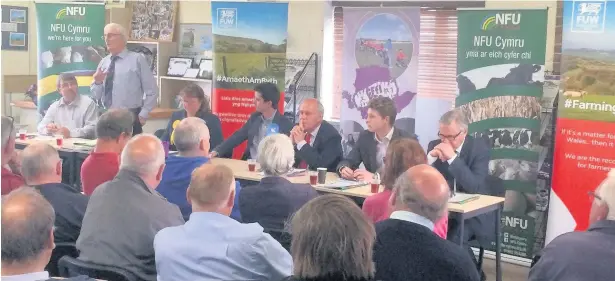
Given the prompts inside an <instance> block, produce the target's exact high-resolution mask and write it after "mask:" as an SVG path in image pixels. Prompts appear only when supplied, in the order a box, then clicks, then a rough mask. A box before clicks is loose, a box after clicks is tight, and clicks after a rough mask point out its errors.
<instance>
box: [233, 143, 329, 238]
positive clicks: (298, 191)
mask: <svg viewBox="0 0 615 281" xmlns="http://www.w3.org/2000/svg"><path fill="white" fill-rule="evenodd" d="M258 151H259V153H258V159H257V160H258V163H259V164H260V167H261V170H262V171H263V173H264V174H265V176H264V177H263V178H262V179H261V181H260V183H259V184H258V185H255V186H248V187H246V188H244V190H243V191H242V194H241V197H240V198H239V204H240V208H239V209H240V210H241V218H242V219H243V221H244V222H258V223H259V224H260V225H262V226H263V227H264V228H265V229H274V230H278V231H279V230H284V224H285V223H286V220H287V219H288V218H289V217H290V216H291V215H292V214H294V213H295V212H296V211H297V210H299V208H301V206H303V205H304V204H305V203H306V202H308V201H310V199H312V198H314V197H316V196H318V192H316V190H315V189H314V187H312V186H311V185H309V184H295V183H291V182H290V181H288V180H287V179H286V178H284V176H285V175H286V174H287V173H288V172H289V171H291V170H292V169H293V163H294V161H295V151H294V148H293V144H292V143H291V141H290V138H288V137H287V136H286V135H282V134H274V135H271V136H268V137H266V138H265V139H263V141H261V143H260V145H259V146H258Z"/></svg>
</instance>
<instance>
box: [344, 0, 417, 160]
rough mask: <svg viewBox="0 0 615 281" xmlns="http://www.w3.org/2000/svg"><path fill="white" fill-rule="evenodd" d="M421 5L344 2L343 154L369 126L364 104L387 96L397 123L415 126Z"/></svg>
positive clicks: (400, 126)
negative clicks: (349, 4) (350, 4)
mask: <svg viewBox="0 0 615 281" xmlns="http://www.w3.org/2000/svg"><path fill="white" fill-rule="evenodd" d="M419 35H420V9H419V8H369V9H368V8H344V52H343V54H344V57H343V66H342V67H343V79H342V80H343V84H342V87H343V88H342V89H343V92H342V107H341V120H340V125H341V132H342V136H343V137H342V138H343V140H342V141H343V142H344V144H345V145H344V148H345V149H344V150H345V151H344V152H345V153H346V154H347V153H348V152H349V150H350V149H349V148H350V147H351V144H352V143H354V141H355V140H356V139H357V137H358V135H359V133H360V132H361V131H363V130H365V129H366V128H367V125H366V123H365V119H366V118H367V105H368V103H369V101H370V100H371V99H373V98H375V97H379V96H386V97H389V98H391V99H392V100H393V101H394V102H395V106H396V107H397V120H396V122H395V125H396V127H398V128H401V129H403V130H406V131H408V132H411V133H414V132H415V115H416V93H417V85H418V61H419V57H418V54H419Z"/></svg>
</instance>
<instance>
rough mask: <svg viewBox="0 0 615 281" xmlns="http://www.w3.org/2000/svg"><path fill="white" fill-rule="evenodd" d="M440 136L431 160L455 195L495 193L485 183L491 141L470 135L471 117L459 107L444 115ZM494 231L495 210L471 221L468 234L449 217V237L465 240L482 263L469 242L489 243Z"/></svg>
mask: <svg viewBox="0 0 615 281" xmlns="http://www.w3.org/2000/svg"><path fill="white" fill-rule="evenodd" d="M438 137H439V139H437V140H434V141H431V142H430V143H429V145H428V146H427V147H428V149H427V151H428V153H427V161H428V162H429V164H430V165H432V166H433V167H434V168H436V169H437V170H438V171H439V172H440V173H441V174H442V175H443V176H444V178H445V179H446V181H447V182H448V185H449V187H450V188H451V195H454V193H455V192H462V193H472V194H485V195H490V194H492V192H491V191H490V189H489V186H487V184H486V182H485V181H486V179H487V176H488V172H489V160H490V153H489V144H487V143H485V142H484V141H483V139H476V138H473V137H472V136H469V135H468V120H467V119H466V117H465V115H464V114H463V112H461V111H460V110H458V109H455V110H451V111H449V112H447V113H445V114H444V115H442V117H441V118H440V131H439V132H438ZM494 230H495V218H494V217H493V214H491V213H489V214H485V215H480V216H478V217H475V218H472V219H469V220H467V221H466V222H465V229H464V232H463V236H464V237H461V230H460V228H459V222H458V221H457V220H449V221H448V240H450V241H452V242H454V243H456V244H459V242H460V241H463V242H464V245H465V247H466V248H467V250H468V253H469V254H470V256H471V257H472V259H473V260H474V261H475V262H476V263H477V264H478V262H477V261H476V259H475V258H474V253H473V252H472V249H471V248H470V246H469V245H468V244H467V243H466V242H468V241H470V240H474V239H477V240H478V241H479V242H480V243H481V245H488V243H490V241H491V240H492V238H494V237H490V236H493V235H494V233H495V231H494ZM479 270H480V269H479ZM481 275H482V276H484V273H482V272H481ZM483 279H484V278H483Z"/></svg>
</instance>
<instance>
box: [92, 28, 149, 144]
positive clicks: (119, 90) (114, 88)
mask: <svg viewBox="0 0 615 281" xmlns="http://www.w3.org/2000/svg"><path fill="white" fill-rule="evenodd" d="M104 32H105V35H104V39H105V44H106V46H107V50H108V51H109V55H108V56H106V57H105V58H103V59H102V60H101V61H100V64H98V69H97V70H96V73H94V82H92V85H91V87H90V89H91V91H92V96H93V97H94V99H95V100H96V102H97V103H98V105H99V107H101V108H103V109H105V110H107V109H111V108H122V109H128V110H130V111H131V112H132V113H133V114H134V116H135V120H134V124H133V134H134V135H136V134H140V133H142V132H143V128H142V126H143V125H145V121H146V120H147V117H148V116H149V113H150V111H152V109H154V107H155V106H156V103H157V101H156V99H157V96H158V86H157V85H156V79H155V78H154V74H153V73H152V69H151V68H150V65H149V64H148V63H147V61H146V59H145V58H144V57H143V56H142V55H140V54H138V53H135V52H131V51H128V50H127V49H126V43H127V39H128V36H127V34H126V30H125V29H124V27H122V26H121V25H119V24H117V23H110V24H107V26H105V30H104ZM144 95H145V98H144V97H143V96H144Z"/></svg>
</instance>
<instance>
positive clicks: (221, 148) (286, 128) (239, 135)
mask: <svg viewBox="0 0 615 281" xmlns="http://www.w3.org/2000/svg"><path fill="white" fill-rule="evenodd" d="M262 116H263V114H262V113H260V112H254V113H252V115H250V118H249V119H248V121H246V123H245V124H244V125H243V126H242V127H241V128H240V129H239V130H237V131H236V132H234V133H233V135H231V136H230V137H229V138H228V139H226V141H223V142H222V143H221V144H220V145H218V146H217V147H216V148H214V149H213V150H214V151H216V152H218V155H228V154H231V153H232V150H233V149H234V148H235V147H237V146H238V145H240V144H241V143H242V142H244V141H246V140H247V141H248V147H247V148H246V151H245V152H244V153H243V157H242V159H244V160H246V159H249V158H250V145H252V140H253V139H254V136H256V135H257V134H258V132H259V130H260V127H261V124H262V123H263V118H262ZM273 123H275V124H278V126H279V127H280V134H285V135H289V134H290V130H292V128H293V123H292V122H290V120H288V118H287V117H286V116H284V115H282V114H280V112H279V111H276V113H275V115H274V116H273Z"/></svg>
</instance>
